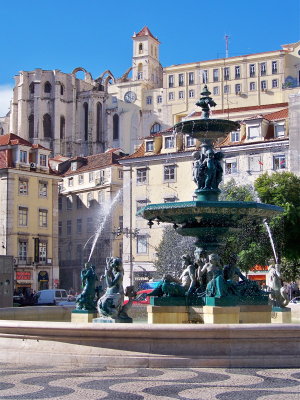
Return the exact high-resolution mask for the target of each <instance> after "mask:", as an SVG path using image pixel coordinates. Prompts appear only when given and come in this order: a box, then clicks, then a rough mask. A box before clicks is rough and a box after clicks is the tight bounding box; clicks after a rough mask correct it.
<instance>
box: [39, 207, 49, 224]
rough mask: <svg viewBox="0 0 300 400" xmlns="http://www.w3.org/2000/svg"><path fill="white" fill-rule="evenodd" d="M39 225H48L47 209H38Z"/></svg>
mask: <svg viewBox="0 0 300 400" xmlns="http://www.w3.org/2000/svg"><path fill="white" fill-rule="evenodd" d="M39 226H40V227H41V228H47V226H48V211H47V210H41V209H40V210H39Z"/></svg>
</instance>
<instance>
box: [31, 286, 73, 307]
mask: <svg viewBox="0 0 300 400" xmlns="http://www.w3.org/2000/svg"><path fill="white" fill-rule="evenodd" d="M36 297H37V304H38V305H39V304H54V305H55V304H59V303H60V302H62V301H68V295H67V292H66V291H65V290H64V289H45V290H40V291H39V292H37V294H36Z"/></svg>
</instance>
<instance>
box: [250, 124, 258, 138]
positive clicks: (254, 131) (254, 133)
mask: <svg viewBox="0 0 300 400" xmlns="http://www.w3.org/2000/svg"><path fill="white" fill-rule="evenodd" d="M259 137H260V126H259V125H254V126H249V127H248V139H256V138H259Z"/></svg>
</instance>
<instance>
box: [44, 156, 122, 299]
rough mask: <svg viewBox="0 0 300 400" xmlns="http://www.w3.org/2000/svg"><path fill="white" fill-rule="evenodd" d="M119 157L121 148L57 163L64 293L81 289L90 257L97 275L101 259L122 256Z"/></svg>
mask: <svg viewBox="0 0 300 400" xmlns="http://www.w3.org/2000/svg"><path fill="white" fill-rule="evenodd" d="M123 155H124V154H123V153H122V152H121V151H120V149H112V150H108V151H107V152H105V153H100V154H95V155H93V156H87V157H74V158H71V159H68V160H66V161H64V162H61V158H58V160H57V168H58V173H59V174H60V176H61V177H62V182H61V183H60V196H59V223H58V226H59V265H60V271H61V282H62V286H63V287H64V288H65V289H71V288H72V289H74V290H75V291H79V290H80V288H81V280H80V272H81V269H82V268H83V265H84V263H86V262H88V261H89V258H90V262H91V263H92V264H93V265H95V266H96V272H97V274H98V276H100V275H102V274H103V273H104V268H105V265H106V263H105V261H106V257H110V256H114V257H122V231H123V216H122V211H123V210H122V191H121V189H122V186H123V171H122V167H121V165H120V164H119V162H118V160H119V159H120V158H121V157H122V156H123ZM51 162H52V163H54V162H55V159H54V160H52V161H51ZM119 227H120V229H119V231H118V228H119ZM97 232H98V233H99V235H97ZM90 255H91V257H90ZM99 284H100V282H99Z"/></svg>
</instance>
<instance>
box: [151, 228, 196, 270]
mask: <svg viewBox="0 0 300 400" xmlns="http://www.w3.org/2000/svg"><path fill="white" fill-rule="evenodd" d="M194 242H195V238H191V237H185V236H181V235H179V234H178V233H177V232H176V230H175V229H174V228H173V227H172V226H170V225H167V226H166V227H165V228H164V231H163V236H162V240H161V242H160V244H159V245H158V247H157V249H156V252H157V259H156V261H155V266H156V269H157V270H156V278H161V277H162V276H163V275H164V274H166V273H170V274H172V275H173V276H177V277H178V276H180V274H181V272H182V268H181V263H182V260H181V258H180V257H181V256H182V254H189V255H190V256H192V255H193V253H194V250H195V245H194Z"/></svg>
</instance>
